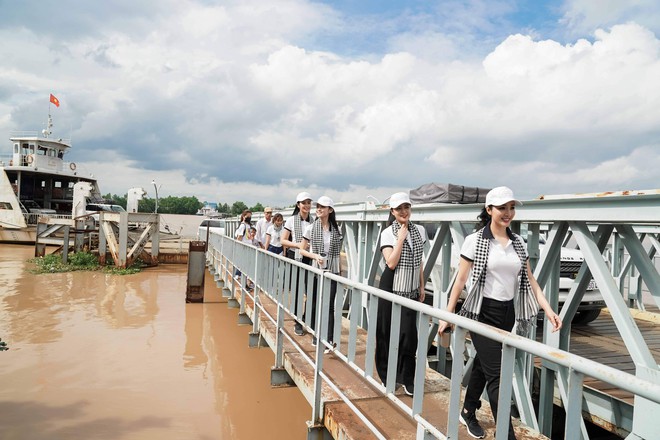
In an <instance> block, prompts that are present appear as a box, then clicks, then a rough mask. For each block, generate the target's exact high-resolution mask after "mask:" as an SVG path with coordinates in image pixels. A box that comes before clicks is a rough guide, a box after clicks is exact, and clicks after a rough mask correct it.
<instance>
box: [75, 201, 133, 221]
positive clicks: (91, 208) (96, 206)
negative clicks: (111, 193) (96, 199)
mask: <svg viewBox="0 0 660 440" xmlns="http://www.w3.org/2000/svg"><path fill="white" fill-rule="evenodd" d="M85 211H86V212H87V214H91V217H92V218H93V219H94V222H95V223H98V222H99V214H98V213H99V212H100V211H104V212H126V210H125V209H124V208H123V207H122V206H121V205H113V204H111V203H88V204H87V206H86V207H85Z"/></svg>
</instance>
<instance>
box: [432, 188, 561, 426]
mask: <svg viewBox="0 0 660 440" xmlns="http://www.w3.org/2000/svg"><path fill="white" fill-rule="evenodd" d="M516 205H522V203H521V202H520V201H519V200H516V198H515V197H514V196H513V191H511V190H510V189H509V188H507V187H505V186H500V187H497V188H494V189H492V190H491V191H490V192H489V193H488V194H487V195H486V203H485V207H484V208H483V210H482V212H481V214H480V216H479V220H480V223H479V224H478V225H477V232H475V233H473V234H471V235H469V236H467V237H466V238H465V242H464V243H463V247H462V248H461V259H460V262H459V266H458V275H457V277H456V281H455V283H454V286H453V287H452V290H451V294H450V296H449V301H448V303H447V310H448V311H450V312H454V311H455V309H456V304H457V303H458V299H459V297H460V295H461V292H462V291H463V288H464V287H465V285H466V284H468V294H467V297H466V298H465V301H464V302H463V305H462V307H461V309H460V312H459V315H462V316H466V317H468V318H471V319H474V320H477V321H479V322H482V323H484V324H488V325H491V326H493V327H497V328H499V329H502V330H505V331H511V330H512V329H513V327H514V324H515V325H517V327H516V332H517V333H518V334H519V335H524V336H526V335H527V333H528V330H529V328H530V327H531V326H532V325H533V324H534V323H535V321H536V315H537V313H538V310H539V306H540V307H541V308H542V309H543V310H544V311H545V315H546V317H547V318H548V321H549V322H550V324H551V325H552V326H553V331H557V330H559V329H560V328H561V325H562V323H561V319H560V318H559V316H558V315H557V314H556V313H555V312H554V311H553V310H552V307H551V306H550V304H549V303H548V301H547V300H546V298H545V295H544V294H543V290H542V289H541V287H540V286H539V284H538V282H537V281H536V279H535V278H534V275H533V274H532V270H531V267H530V265H529V256H528V255H527V251H526V248H525V242H524V241H523V239H522V238H521V237H520V236H519V235H516V234H514V233H513V232H511V229H510V225H511V222H512V221H513V218H514V217H515V215H516ZM468 280H469V283H468ZM449 327H450V324H449V323H448V322H445V321H439V328H438V333H439V334H442V333H443V332H444V331H445V329H447V328H449ZM471 337H472V345H473V346H474V348H475V350H476V352H477V354H476V356H475V358H474V364H473V367H472V373H471V375H470V381H469V384H468V387H467V391H466V393H465V402H464V403H463V410H462V411H461V415H460V422H461V423H462V424H464V425H465V426H466V428H467V430H468V433H469V434H470V435H471V436H472V437H475V438H483V437H484V435H485V433H484V430H483V428H482V427H481V425H480V424H479V421H478V420H477V417H476V414H475V413H476V410H477V409H479V408H480V407H481V400H480V397H481V394H482V393H483V391H484V388H486V391H487V393H488V400H489V402H490V407H491V409H492V412H493V417H494V419H495V420H497V400H498V396H499V390H500V371H501V368H502V344H501V343H499V342H496V341H493V340H491V339H488V338H487V337H485V336H481V335H479V334H478V333H472V334H471ZM515 438H516V437H515V435H514V432H513V427H512V425H511V421H509V439H515Z"/></svg>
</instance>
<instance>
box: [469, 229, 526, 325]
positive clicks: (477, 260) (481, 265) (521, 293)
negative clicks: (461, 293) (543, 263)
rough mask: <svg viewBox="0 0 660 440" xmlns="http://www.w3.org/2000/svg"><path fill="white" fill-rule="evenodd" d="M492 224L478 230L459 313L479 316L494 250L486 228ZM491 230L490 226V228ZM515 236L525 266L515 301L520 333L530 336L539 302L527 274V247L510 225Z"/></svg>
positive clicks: (522, 267)
mask: <svg viewBox="0 0 660 440" xmlns="http://www.w3.org/2000/svg"><path fill="white" fill-rule="evenodd" d="M486 228H490V223H489V224H487V225H486V226H485V227H484V228H482V229H481V230H479V231H478V232H477V242H476V245H475V252H474V263H473V265H472V276H471V288H470V291H469V292H468V295H467V298H465V301H464V302H463V307H462V308H461V311H460V312H459V315H461V316H465V317H467V318H471V319H474V320H475V321H476V320H478V317H479V313H480V312H481V304H482V302H483V290H484V286H485V285H486V271H487V270H488V267H487V266H488V254H489V252H490V238H488V237H484V236H483V235H484V230H485V229H486ZM488 232H490V230H489V231H488ZM507 234H508V235H509V236H510V237H512V238H511V240H512V242H513V248H514V249H515V251H516V253H517V254H518V257H519V258H520V262H521V267H520V272H519V273H518V285H517V286H516V287H515V292H514V296H513V304H514V309H515V313H516V323H517V326H516V333H517V334H518V335H522V336H527V335H528V332H529V330H530V328H531V327H532V326H533V325H534V324H535V323H536V315H537V314H538V311H539V304H538V302H537V301H536V297H535V296H534V294H533V291H532V286H531V285H530V284H529V279H528V277H527V251H526V250H525V247H524V246H523V244H522V242H521V240H519V237H518V236H517V235H515V234H513V233H511V231H510V230H508V229H507Z"/></svg>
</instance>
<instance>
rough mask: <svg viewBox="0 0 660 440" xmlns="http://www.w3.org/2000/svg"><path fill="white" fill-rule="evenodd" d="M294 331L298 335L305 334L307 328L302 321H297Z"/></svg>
mask: <svg viewBox="0 0 660 440" xmlns="http://www.w3.org/2000/svg"><path fill="white" fill-rule="evenodd" d="M293 332H294V333H295V334H297V335H298V336H303V335H304V334H305V329H304V328H303V326H302V324H301V323H299V322H296V323H295V325H294V326H293Z"/></svg>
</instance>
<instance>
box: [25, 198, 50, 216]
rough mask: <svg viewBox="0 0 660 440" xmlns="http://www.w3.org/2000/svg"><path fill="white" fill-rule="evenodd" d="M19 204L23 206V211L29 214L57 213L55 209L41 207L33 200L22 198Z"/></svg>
mask: <svg viewBox="0 0 660 440" xmlns="http://www.w3.org/2000/svg"><path fill="white" fill-rule="evenodd" d="M21 204H22V205H23V207H24V208H25V212H28V213H30V214H46V215H50V214H57V211H55V210H54V209H48V208H42V207H41V206H39V204H38V203H37V202H35V201H34V200H22V201H21Z"/></svg>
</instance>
